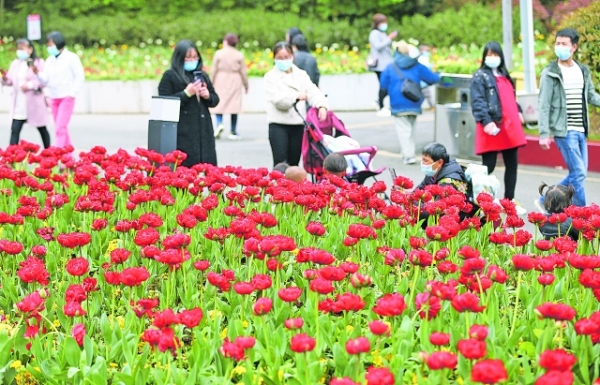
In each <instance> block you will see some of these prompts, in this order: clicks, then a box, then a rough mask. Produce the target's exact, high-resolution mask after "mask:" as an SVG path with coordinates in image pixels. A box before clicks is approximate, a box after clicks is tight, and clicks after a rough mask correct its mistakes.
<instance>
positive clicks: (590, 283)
mask: <svg viewBox="0 0 600 385" xmlns="http://www.w3.org/2000/svg"><path fill="white" fill-rule="evenodd" d="M579 283H580V284H581V286H583V287H587V288H589V289H600V272H597V271H594V270H589V269H586V270H584V271H583V272H582V273H581V274H579Z"/></svg>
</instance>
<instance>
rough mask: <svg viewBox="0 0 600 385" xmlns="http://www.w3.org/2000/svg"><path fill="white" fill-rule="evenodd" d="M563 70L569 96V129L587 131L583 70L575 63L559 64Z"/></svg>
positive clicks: (564, 82) (564, 83)
mask: <svg viewBox="0 0 600 385" xmlns="http://www.w3.org/2000/svg"><path fill="white" fill-rule="evenodd" d="M558 66H559V67H560V70H561V72H562V77H563V85H564V87H565V94H566V96H567V130H572V131H579V132H585V130H584V126H583V72H582V71H581V68H579V66H578V65H577V64H575V63H573V65H572V66H570V67H566V66H563V65H561V64H559V65H558Z"/></svg>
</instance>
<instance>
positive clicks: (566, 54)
mask: <svg viewBox="0 0 600 385" xmlns="http://www.w3.org/2000/svg"><path fill="white" fill-rule="evenodd" d="M554 53H555V54H556V56H558V58H559V59H560V60H561V61H565V60H568V59H569V58H570V57H571V47H563V46H556V47H554Z"/></svg>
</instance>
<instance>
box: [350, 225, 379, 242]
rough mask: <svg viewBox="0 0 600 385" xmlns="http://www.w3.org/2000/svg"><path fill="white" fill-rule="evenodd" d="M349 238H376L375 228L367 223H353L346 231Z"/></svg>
mask: <svg viewBox="0 0 600 385" xmlns="http://www.w3.org/2000/svg"><path fill="white" fill-rule="evenodd" d="M346 235H348V236H349V237H350V238H357V239H377V233H376V232H375V230H374V229H373V228H372V227H370V226H367V225H363V224H361V223H353V224H351V225H350V226H349V228H348V231H347V232H346Z"/></svg>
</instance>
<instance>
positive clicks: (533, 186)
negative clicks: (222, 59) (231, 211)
mask: <svg viewBox="0 0 600 385" xmlns="http://www.w3.org/2000/svg"><path fill="white" fill-rule="evenodd" d="M338 116H339V117H340V118H341V119H342V120H343V122H344V123H345V124H346V127H347V128H348V129H349V130H350V132H351V134H352V137H353V138H355V139H356V140H358V141H359V142H360V144H361V145H363V146H370V145H375V146H377V147H378V148H379V152H378V154H377V156H376V157H375V160H374V163H375V166H376V167H383V166H387V167H394V168H395V169H396V172H397V174H398V175H405V176H408V177H410V178H412V179H413V180H415V181H420V180H421V179H422V177H423V176H422V174H421V170H420V168H419V166H418V165H412V166H405V165H404V164H403V163H402V158H401V156H400V155H398V154H399V152H400V146H399V143H398V139H397V137H396V133H395V129H394V123H393V119H392V118H378V117H376V116H375V112H351V113H339V114H338ZM147 124H148V117H147V116H146V115H74V116H73V119H72V122H71V135H72V139H73V143H74V145H75V148H76V149H77V150H78V151H79V150H89V149H90V148H91V147H93V146H95V145H101V146H104V147H106V148H107V149H108V150H109V151H110V152H114V151H116V150H117V149H118V148H123V149H125V150H128V151H133V150H135V148H137V147H145V146H146V145H147ZM225 124H226V127H228V125H229V116H225ZM238 125H239V128H238V131H239V133H240V135H242V136H243V139H242V140H240V141H229V140H227V139H221V140H219V141H217V156H218V160H219V164H220V165H226V164H231V165H239V166H245V167H271V166H272V157H271V150H270V146H269V140H268V129H267V121H266V116H265V115H264V114H247V115H241V116H240V117H239V123H238ZM51 131H52V130H51ZM0 132H3V133H4V134H2V135H0V147H5V146H6V145H7V144H8V139H9V136H10V121H9V116H8V115H7V114H0ZM226 134H227V131H226V132H225V135H224V136H225V137H226V136H227V135H226ZM433 138H434V131H433V114H430V113H428V114H424V115H422V116H420V117H419V120H418V128H417V135H416V141H417V148H418V149H420V148H422V147H423V146H424V145H425V144H427V143H429V142H431V141H433ZM22 139H25V140H28V141H32V142H36V143H41V141H40V139H39V135H38V132H37V130H36V129H34V128H31V127H27V126H26V127H25V128H24V129H23V134H22ZM499 163H500V162H499ZM495 173H496V175H497V177H498V178H499V179H500V180H501V181H502V178H503V173H504V168H503V167H502V166H501V163H500V164H499V167H498V168H497V169H496V171H495ZM565 174H566V171H564V170H557V169H553V168H547V167H531V166H519V179H518V181H517V190H516V199H517V200H518V201H519V202H520V203H521V204H522V205H523V207H525V208H526V209H527V210H529V211H532V210H535V207H534V205H533V200H534V199H535V198H536V197H537V195H538V194H537V187H538V185H539V184H540V182H541V181H544V182H546V183H549V184H552V183H556V182H558V181H560V179H561V178H562V177H563V176H564V175H565ZM381 179H382V180H384V181H386V182H388V183H389V181H390V179H391V178H390V175H389V173H388V172H385V173H383V174H382V178H381ZM586 191H587V198H588V203H591V202H595V203H600V174H598V173H590V175H589V177H588V180H587V182H586Z"/></svg>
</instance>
